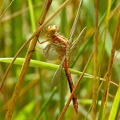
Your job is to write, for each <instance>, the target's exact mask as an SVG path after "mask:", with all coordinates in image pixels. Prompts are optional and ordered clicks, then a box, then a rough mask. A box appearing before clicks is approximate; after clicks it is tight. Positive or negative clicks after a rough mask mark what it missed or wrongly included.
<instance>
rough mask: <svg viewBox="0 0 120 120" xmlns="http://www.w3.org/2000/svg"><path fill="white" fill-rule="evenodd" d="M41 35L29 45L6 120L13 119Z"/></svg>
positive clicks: (43, 15)
mask: <svg viewBox="0 0 120 120" xmlns="http://www.w3.org/2000/svg"><path fill="white" fill-rule="evenodd" d="M51 2H52V1H51V0H46V2H45V4H44V8H43V11H42V15H41V18H40V21H39V23H40V25H41V24H42V23H43V22H44V20H45V16H46V14H47V12H48V10H49V8H50V5H51ZM39 35H40V31H39V32H38V34H36V37H34V39H33V40H32V41H31V43H30V45H29V48H28V51H27V54H26V57H25V61H24V63H23V65H22V68H21V72H20V75H19V78H18V81H17V84H16V86H15V90H14V92H13V95H12V98H11V100H10V103H9V106H8V109H7V112H6V116H5V120H10V119H11V118H12V114H13V111H14V107H15V104H16V101H17V99H18V96H19V93H20V90H21V87H22V83H23V81H24V77H25V74H26V71H27V69H28V67H29V62H30V59H31V57H32V54H33V51H34V48H35V46H36V43H37V40H38V37H39Z"/></svg>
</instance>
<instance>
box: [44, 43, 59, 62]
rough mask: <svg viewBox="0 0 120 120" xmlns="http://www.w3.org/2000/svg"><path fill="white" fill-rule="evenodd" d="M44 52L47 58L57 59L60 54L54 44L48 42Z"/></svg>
mask: <svg viewBox="0 0 120 120" xmlns="http://www.w3.org/2000/svg"><path fill="white" fill-rule="evenodd" d="M43 54H44V56H45V58H46V59H48V60H55V59H57V58H58V57H59V54H58V53H57V51H56V50H55V48H54V46H53V45H52V44H48V45H47V46H46V47H45V48H44V49H43Z"/></svg>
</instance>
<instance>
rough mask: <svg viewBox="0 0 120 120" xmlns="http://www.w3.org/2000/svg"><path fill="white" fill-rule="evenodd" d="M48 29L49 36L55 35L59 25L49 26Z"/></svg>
mask: <svg viewBox="0 0 120 120" xmlns="http://www.w3.org/2000/svg"><path fill="white" fill-rule="evenodd" d="M46 31H47V33H48V35H49V36H53V35H54V34H55V33H56V32H57V31H58V26H57V25H52V26H48V28H47V29H46Z"/></svg>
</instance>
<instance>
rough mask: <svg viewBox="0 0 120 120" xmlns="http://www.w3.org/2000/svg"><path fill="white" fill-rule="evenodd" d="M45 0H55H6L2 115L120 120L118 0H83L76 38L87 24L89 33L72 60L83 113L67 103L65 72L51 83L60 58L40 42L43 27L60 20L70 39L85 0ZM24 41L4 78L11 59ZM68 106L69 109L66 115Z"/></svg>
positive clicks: (0, 11)
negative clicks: (47, 55) (46, 51)
mask: <svg viewBox="0 0 120 120" xmlns="http://www.w3.org/2000/svg"><path fill="white" fill-rule="evenodd" d="M46 1H51V0H44V1H43V0H33V1H32V0H27V1H21V0H19V1H14V0H12V1H10V0H8V1H5V0H1V3H0V83H1V84H0V85H1V87H2V88H1V89H0V106H1V107H0V120H3V119H5V120H10V119H12V120H33V119H35V120H49V119H50V120H56V119H66V120H72V119H74V120H78V119H79V120H90V119H92V120H107V119H108V120H118V119H119V118H120V110H119V109H120V85H119V83H120V74H119V70H120V62H119V61H120V57H119V47H120V44H119V37H120V36H119V28H120V10H119V9H120V2H119V0H118V1H117V0H114V1H110V0H109V1H104V2H103V1H97V0H94V1H91V0H83V3H82V6H81V10H80V12H81V14H80V17H79V19H78V23H77V27H76V28H75V33H74V40H75V39H76V38H77V36H78V35H79V34H80V32H81V31H82V29H83V28H84V27H86V28H87V32H86V35H85V38H84V41H83V43H82V44H81V45H80V49H79V50H78V51H77V53H75V54H74V56H72V57H73V58H75V60H74V62H72V64H71V65H70V67H71V69H70V70H71V74H72V78H73V81H74V86H76V85H77V89H76V90H75V94H76V96H77V100H78V114H76V112H75V110H74V108H73V105H72V101H71V103H70V104H69V106H68V107H67V106H65V105H66V103H68V100H69V99H70V96H71V94H70V90H69V86H68V83H67V79H66V76H65V73H64V71H63V72H62V76H61V81H60V83H59V85H58V86H56V87H55V88H51V87H50V85H51V81H52V78H53V75H54V73H55V70H56V69H57V68H58V65H59V64H60V61H59V60H54V61H48V60H46V59H45V57H44V55H43V54H42V50H43V48H44V47H45V44H40V42H41V41H44V40H46V39H48V38H47V37H46V36H45V35H44V34H43V33H42V32H41V33H40V31H41V30H43V31H45V28H46V27H47V26H49V25H53V24H55V25H57V26H58V27H59V34H62V35H63V36H65V37H66V38H68V39H69V37H70V33H71V32H70V31H71V28H72V25H73V22H74V20H75V17H76V15H77V10H78V6H79V3H80V0H66V3H65V4H64V6H62V7H60V6H61V5H62V4H63V3H64V2H65V0H58V1H57V0H53V1H52V3H51V4H47V2H46ZM67 1H68V2H67ZM46 5H48V7H47V8H46V7H45V6H46ZM49 5H50V6H49ZM49 7H50V8H49ZM43 8H44V9H43ZM45 10H46V11H45ZM46 21H47V22H46ZM41 24H42V26H40V25H41ZM39 34H40V35H39ZM31 36H32V38H31ZM36 36H39V38H38V37H36ZM26 41H28V42H26ZM37 41H39V42H37ZM30 42H31V44H29V43H30ZM36 42H37V44H36ZM24 43H25V45H24V48H23V49H22V50H21V51H20V54H19V55H18V56H17V59H16V61H15V62H14V65H13V66H12V68H11V69H10V70H9V72H8V73H9V74H8V75H7V77H6V78H5V79H4V80H5V82H3V78H4V75H5V72H6V70H7V68H8V63H9V64H10V63H11V62H12V60H13V58H14V56H15V54H16V53H17V52H18V50H19V49H20V48H21V46H22V45H23V44H24ZM34 46H36V47H35V48H34ZM27 51H28V52H27ZM29 60H31V61H30V64H29ZM24 61H25V62H24ZM22 64H24V67H22ZM56 64H58V65H56ZM27 65H29V67H28V66H27ZM78 82H79V83H78ZM2 83H4V84H3V86H2ZM10 100H11V101H10ZM63 108H64V109H66V111H64V112H65V113H64V114H63Z"/></svg>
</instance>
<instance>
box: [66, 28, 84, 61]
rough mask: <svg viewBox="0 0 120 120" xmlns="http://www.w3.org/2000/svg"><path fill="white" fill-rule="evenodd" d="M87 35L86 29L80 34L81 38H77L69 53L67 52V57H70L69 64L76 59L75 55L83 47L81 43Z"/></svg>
mask: <svg viewBox="0 0 120 120" xmlns="http://www.w3.org/2000/svg"><path fill="white" fill-rule="evenodd" d="M85 34H86V27H85V28H84V29H83V30H82V31H81V32H80V34H79V36H78V37H77V38H76V40H75V41H74V42H73V43H72V44H71V46H70V49H69V51H67V52H68V53H67V55H68V57H69V63H71V62H72V61H73V60H74V58H75V56H74V55H75V54H76V53H77V51H78V49H79V48H80V46H81V43H82V42H83V40H84V36H85Z"/></svg>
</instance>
